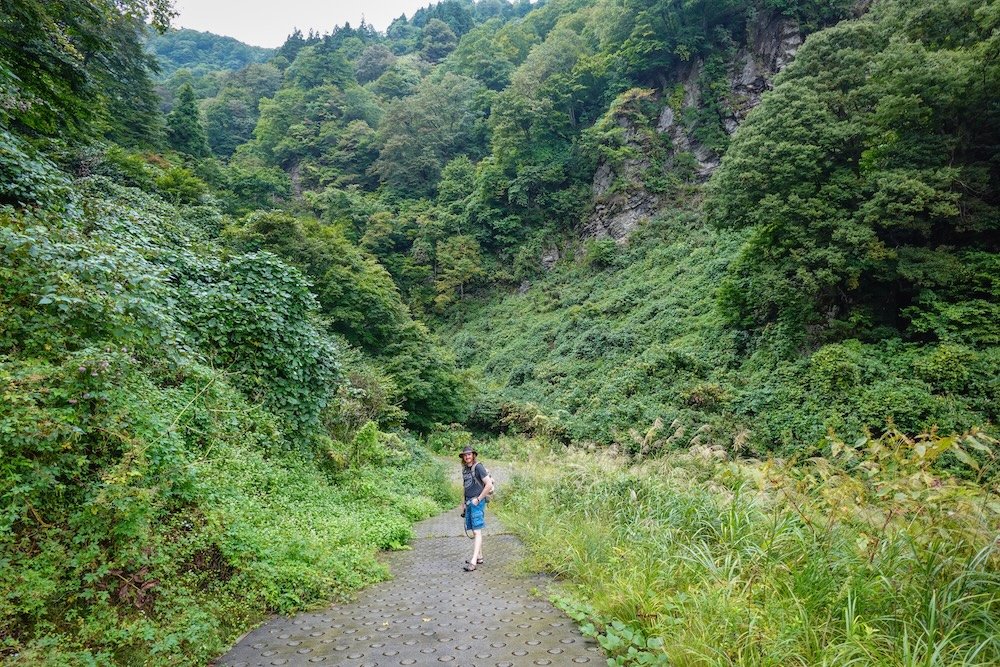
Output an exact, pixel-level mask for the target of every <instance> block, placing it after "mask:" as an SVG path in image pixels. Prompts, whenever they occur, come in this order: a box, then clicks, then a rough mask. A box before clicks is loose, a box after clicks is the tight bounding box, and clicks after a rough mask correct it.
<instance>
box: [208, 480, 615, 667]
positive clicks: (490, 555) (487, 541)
mask: <svg viewBox="0 0 1000 667" xmlns="http://www.w3.org/2000/svg"><path fill="white" fill-rule="evenodd" d="M456 468H457V466H456ZM497 473H500V471H499V470H497V471H495V472H494V474H496V475H497V477H498V479H501V480H502V479H503V477H504V476H505V475H502V473H501V474H497ZM486 521H487V529H486V531H485V538H484V542H483V544H484V548H483V551H484V558H485V561H486V562H485V563H484V564H483V565H480V566H479V568H478V569H477V570H476V571H475V572H465V571H463V570H462V566H463V564H464V559H466V558H468V557H469V554H470V553H471V552H472V542H471V540H469V539H468V538H466V537H465V535H464V533H463V531H462V523H461V519H460V518H459V516H458V511H457V510H451V511H448V512H445V513H444V514H441V515H439V516H437V517H434V518H432V519H428V520H426V521H423V522H421V523H418V524H417V525H416V526H415V527H414V529H415V532H416V539H415V540H414V541H413V544H412V546H413V550H412V551H399V552H395V553H391V554H388V556H387V562H388V564H389V567H390V569H391V570H392V572H393V575H394V579H392V580H391V581H386V582H383V583H381V584H376V585H374V586H371V587H370V588H367V589H365V590H363V591H361V592H360V593H359V596H358V599H357V600H356V601H355V602H353V603H351V604H346V605H337V606H334V607H331V608H329V609H326V610H323V611H320V612H314V613H308V614H301V615H299V616H295V617H294V618H278V619H275V620H273V621H271V622H269V623H267V624H265V625H263V626H261V627H259V628H257V629H256V630H254V631H253V632H251V633H250V634H248V635H247V636H246V637H244V638H243V639H242V640H241V641H240V642H239V643H238V644H237V645H236V646H235V647H234V648H233V649H232V650H231V651H230V652H229V653H227V654H226V655H225V656H223V657H222V658H220V659H219V661H218V663H217V664H218V665H231V666H233V667H236V666H241V667H258V666H264V665H289V666H293V665H299V666H302V667H305V666H309V665H314V664H317V663H319V664H323V665H345V666H350V667H362V666H364V667H376V666H377V667H386V666H388V665H393V666H395V665H437V664H442V663H444V664H448V665H454V666H456V667H457V666H459V665H461V666H464V667H470V666H477V667H517V666H520V665H525V666H527V665H575V664H590V665H602V664H605V659H604V657H603V656H602V654H601V652H600V649H599V647H598V646H597V645H596V644H595V643H594V642H593V641H592V640H589V639H587V638H585V637H583V636H582V635H581V634H580V632H579V630H577V628H576V625H575V624H574V623H573V622H572V621H571V620H570V619H568V618H566V617H565V616H564V615H563V614H562V613H561V612H560V611H559V610H557V609H555V608H554V607H553V606H552V605H551V604H550V603H549V602H548V601H547V600H546V599H545V597H543V596H540V595H538V594H537V592H536V591H537V589H539V588H542V587H543V586H544V585H545V583H546V580H545V579H543V578H540V577H528V576H523V575H520V574H518V573H517V572H516V570H515V566H516V564H517V563H518V561H519V560H520V558H521V557H522V555H523V547H522V545H521V544H520V542H519V541H518V540H517V538H515V537H514V536H513V535H510V534H508V533H506V532H504V530H503V527H502V526H501V525H500V522H499V521H498V519H497V517H496V514H494V513H493V512H490V511H487V515H486Z"/></svg>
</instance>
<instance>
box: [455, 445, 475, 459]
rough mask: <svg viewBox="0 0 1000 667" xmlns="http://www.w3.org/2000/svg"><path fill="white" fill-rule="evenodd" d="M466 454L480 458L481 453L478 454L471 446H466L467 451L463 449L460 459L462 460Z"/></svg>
mask: <svg viewBox="0 0 1000 667" xmlns="http://www.w3.org/2000/svg"><path fill="white" fill-rule="evenodd" d="M466 454H472V455H473V456H479V452H477V451H476V450H474V449H473V448H472V447H470V446H469V445H466V446H465V449H463V450H462V452H461V453H460V454H459V455H458V458H462V457H463V456H465V455H466Z"/></svg>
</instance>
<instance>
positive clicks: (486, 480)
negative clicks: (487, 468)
mask: <svg viewBox="0 0 1000 667" xmlns="http://www.w3.org/2000/svg"><path fill="white" fill-rule="evenodd" d="M480 481H482V483H483V490H482V491H480V492H479V495H478V496H476V498H475V501H476V503H477V504H478V503H481V502H483V498H485V497H486V496H488V495H490V494H491V493H493V478H492V477H491V476H490V475H486V476H485V477H483V478H482V480H480Z"/></svg>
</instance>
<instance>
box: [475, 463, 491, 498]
mask: <svg viewBox="0 0 1000 667" xmlns="http://www.w3.org/2000/svg"><path fill="white" fill-rule="evenodd" d="M481 465H483V464H482V463H479V462H476V466H475V467H474V468H473V469H472V474H473V475H475V476H476V479H477V480H478V481H479V483H480V484H482V485H483V487H484V488H485V487H486V483H485V482H484V481H483V478H482V477H480V476H479V475H478V474H476V473H477V471H478V470H479V466H481ZM483 470H485V471H486V476H487V477H490V471H489V470H486V466H483ZM496 493H497V481H496V480H495V479H494V480H493V490H492V491H490V492H489V493H488V494H486V497H485V498H484V500H486V501H487V502H488V501H490V500H493V497H494V496H495V495H496Z"/></svg>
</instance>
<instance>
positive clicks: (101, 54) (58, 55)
mask: <svg viewBox="0 0 1000 667" xmlns="http://www.w3.org/2000/svg"><path fill="white" fill-rule="evenodd" d="M170 16H171V8H170V3H169V2H167V0H61V1H59V2H40V1H38V0H6V1H5V2H4V4H3V11H2V12H0V92H2V94H3V96H4V98H5V99H4V103H3V104H2V105H0V108H2V111H0V115H2V117H4V118H5V119H9V121H10V122H12V123H13V124H14V125H15V126H16V129H17V130H18V131H20V130H24V131H25V132H28V133H31V134H33V135H42V136H48V137H63V138H70V139H83V138H92V137H94V136H97V135H99V134H101V133H103V132H105V131H107V132H108V133H110V134H111V135H112V136H114V137H115V138H116V139H119V140H122V141H127V142H130V143H132V142H140V143H145V142H153V143H155V142H156V140H157V136H156V134H157V124H156V122H157V121H158V117H157V116H156V114H155V100H154V97H153V91H152V85H151V83H150V80H149V76H148V75H149V72H150V71H151V70H152V69H153V68H154V67H155V65H154V64H153V61H152V60H151V59H149V58H147V57H145V56H144V54H143V51H142V48H141V45H140V41H141V38H142V37H143V36H144V34H145V32H146V30H147V26H146V23H145V21H146V19H147V18H148V19H150V20H151V21H152V23H153V26H154V27H155V28H157V29H158V30H163V29H165V28H166V25H167V23H168V22H169V19H170ZM122 113H127V114H128V117H122V116H121V114H122ZM129 121H135V122H136V124H134V125H130V124H129Z"/></svg>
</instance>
